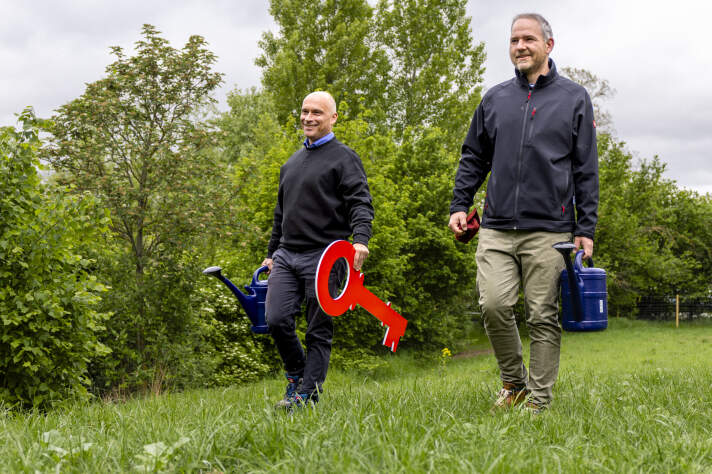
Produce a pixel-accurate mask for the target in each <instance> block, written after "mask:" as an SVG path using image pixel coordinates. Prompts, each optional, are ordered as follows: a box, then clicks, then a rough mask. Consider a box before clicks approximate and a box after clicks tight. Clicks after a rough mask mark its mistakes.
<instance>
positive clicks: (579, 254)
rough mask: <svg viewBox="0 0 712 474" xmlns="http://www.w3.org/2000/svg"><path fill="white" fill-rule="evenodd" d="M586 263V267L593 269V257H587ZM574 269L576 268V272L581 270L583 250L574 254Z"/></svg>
mask: <svg viewBox="0 0 712 474" xmlns="http://www.w3.org/2000/svg"><path fill="white" fill-rule="evenodd" d="M587 262H588V266H589V267H591V268H593V257H589V259H588V260H587ZM574 267H575V268H576V271H577V272H580V271H581V270H583V250H579V251H578V252H576V258H575V259H574Z"/></svg>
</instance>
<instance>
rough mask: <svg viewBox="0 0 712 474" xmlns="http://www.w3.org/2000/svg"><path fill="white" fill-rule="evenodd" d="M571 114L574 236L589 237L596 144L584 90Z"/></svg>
mask: <svg viewBox="0 0 712 474" xmlns="http://www.w3.org/2000/svg"><path fill="white" fill-rule="evenodd" d="M583 94H584V97H583V98H582V100H581V101H579V105H578V107H577V110H576V114H575V116H574V127H573V134H574V150H573V151H574V154H573V159H572V171H573V179H574V196H575V198H576V228H575V230H574V235H575V236H582V237H588V238H589V239H593V236H594V234H595V232H596V223H597V222H598V148H597V146H596V125H595V122H594V117H593V106H592V104H591V98H590V97H589V95H588V93H587V92H586V91H585V90H584V91H583Z"/></svg>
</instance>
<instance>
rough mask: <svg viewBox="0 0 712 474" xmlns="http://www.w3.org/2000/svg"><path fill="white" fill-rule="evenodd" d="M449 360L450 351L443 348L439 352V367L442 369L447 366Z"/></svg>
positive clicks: (450, 356) (450, 357)
mask: <svg viewBox="0 0 712 474" xmlns="http://www.w3.org/2000/svg"><path fill="white" fill-rule="evenodd" d="M450 359H452V352H450V349H448V348H447V347H445V348H443V350H442V351H440V365H442V366H443V367H444V366H446V365H447V363H448V362H450Z"/></svg>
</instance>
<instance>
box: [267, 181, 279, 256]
mask: <svg viewBox="0 0 712 474" xmlns="http://www.w3.org/2000/svg"><path fill="white" fill-rule="evenodd" d="M281 238H282V171H281V170H280V173H279V189H278V191H277V205H275V206H274V220H273V222H272V236H271V237H270V239H269V244H267V258H272V254H274V252H275V251H276V250H277V247H279V241H280V239H281Z"/></svg>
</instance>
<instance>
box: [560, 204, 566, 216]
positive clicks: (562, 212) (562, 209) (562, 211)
mask: <svg viewBox="0 0 712 474" xmlns="http://www.w3.org/2000/svg"><path fill="white" fill-rule="evenodd" d="M564 213H566V208H565V207H564V205H563V204H562V205H561V216H562V217H563V215H564Z"/></svg>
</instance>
